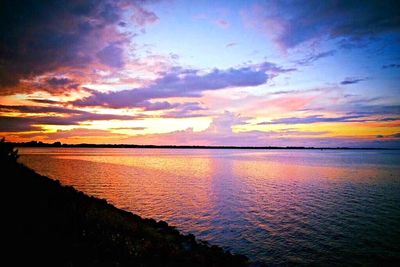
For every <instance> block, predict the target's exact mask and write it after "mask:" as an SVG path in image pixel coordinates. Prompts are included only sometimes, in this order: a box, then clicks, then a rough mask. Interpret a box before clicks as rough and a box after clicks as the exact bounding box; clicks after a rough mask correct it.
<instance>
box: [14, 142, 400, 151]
mask: <svg viewBox="0 0 400 267" xmlns="http://www.w3.org/2000/svg"><path fill="white" fill-rule="evenodd" d="M12 145H14V146H16V147H89V148H166V149H316V150H321V149H359V150H365V149H368V150H396V149H395V148H376V147H375V148H373V147H372V148H368V147H363V148H350V147H304V146H195V145H194V146H188V145H135V144H86V143H82V144H62V143H61V142H54V143H43V142H41V141H39V142H38V141H30V142H20V143H12Z"/></svg>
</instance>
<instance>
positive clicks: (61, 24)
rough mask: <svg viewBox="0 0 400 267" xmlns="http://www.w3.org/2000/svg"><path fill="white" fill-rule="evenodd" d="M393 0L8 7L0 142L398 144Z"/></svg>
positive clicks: (399, 31) (399, 51)
mask: <svg viewBox="0 0 400 267" xmlns="http://www.w3.org/2000/svg"><path fill="white" fill-rule="evenodd" d="M399 3H400V2H399V1H368V0H365V1H340V0H336V1H330V0H327V1H313V0H311V1H305V0H299V1H284V0H282V1H234V0H231V1H228V0H227V1H222V0H221V1H206V0H199V1H183V0H165V1H162V0H160V1H156V0H140V1H133V0H96V1H94V0H47V1H46V0H43V1H18V0H12V1H10V0H3V1H1V2H0V31H1V34H0V136H4V137H5V138H6V139H7V140H8V141H16V142H26V141H31V140H37V141H42V142H46V143H52V142H56V141H60V142H62V143H71V144H74V143H96V144H100V143H107V144H121V143H124V144H156V145H157V144H159V145H236V146H315V147H337V146H347V147H385V148H400V13H399V12H398V10H400V4H399Z"/></svg>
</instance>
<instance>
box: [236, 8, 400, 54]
mask: <svg viewBox="0 0 400 267" xmlns="http://www.w3.org/2000/svg"><path fill="white" fill-rule="evenodd" d="M399 9H400V3H399V2H398V1H374V0H367V1H363V2H362V4H361V3H359V2H357V1H305V0H303V1H267V2H265V4H263V5H259V6H255V7H254V8H253V9H252V10H248V11H246V12H244V19H245V20H246V21H248V22H250V23H251V24H252V25H253V26H255V27H258V28H262V29H263V30H265V31H267V33H269V34H270V35H271V36H272V37H273V38H274V39H275V40H276V41H277V42H278V43H279V44H280V45H281V46H283V47H285V48H293V47H295V46H297V45H299V44H301V43H303V42H306V41H309V40H312V39H316V38H320V37H324V36H326V37H328V38H341V39H342V40H346V41H347V43H354V42H357V41H360V40H362V39H364V38H368V37H375V36H378V35H379V34H382V33H387V32H399V30H400V23H399V21H400V20H399V14H398V13H399V12H398V11H397V10H399Z"/></svg>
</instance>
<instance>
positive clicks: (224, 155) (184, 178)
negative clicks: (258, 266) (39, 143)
mask: <svg viewBox="0 0 400 267" xmlns="http://www.w3.org/2000/svg"><path fill="white" fill-rule="evenodd" d="M20 153H21V154H22V156H21V159H20V160H21V161H22V162H23V163H25V164H26V165H27V166H29V167H31V168H33V169H34V170H36V171H37V172H39V173H41V174H43V175H46V176H49V177H52V178H54V179H58V180H60V181H61V182H62V183H63V184H66V185H73V186H74V187H76V188H77V189H79V190H81V191H83V192H86V193H88V194H90V195H94V196H97V197H101V198H105V199H107V200H108V201H109V202H111V203H113V204H114V205H115V206H117V207H119V208H122V209H125V210H128V211H132V212H133V213H136V214H138V215H140V216H142V217H151V218H154V219H157V220H164V221H167V222H168V223H169V224H170V225H173V226H176V227H177V228H178V229H179V230H181V231H182V232H184V233H193V234H194V235H195V236H196V237H198V238H199V239H203V240H207V241H209V242H210V243H211V244H216V245H220V246H222V247H223V248H225V249H227V250H230V251H232V252H234V253H241V254H244V255H247V256H248V257H249V258H250V259H252V260H254V261H263V262H266V263H268V264H270V265H288V264H300V265H309V264H313V265H352V266H354V265H359V264H361V265H378V264H383V263H386V264H388V263H393V264H394V261H396V260H397V261H400V151H368V150H365V151H360V150H358V151H356V150H355V151H351V150H324V151H318V150H271V151H260V150H196V149H110V148H106V149H104V148H96V149H93V148H23V149H20Z"/></svg>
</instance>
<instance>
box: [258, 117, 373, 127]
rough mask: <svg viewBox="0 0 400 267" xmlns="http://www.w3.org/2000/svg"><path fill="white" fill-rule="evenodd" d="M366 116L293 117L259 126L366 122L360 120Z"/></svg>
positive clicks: (261, 123)
mask: <svg viewBox="0 0 400 267" xmlns="http://www.w3.org/2000/svg"><path fill="white" fill-rule="evenodd" d="M363 117H364V116H361V115H353V116H342V117H335V118H329V117H328V118H327V117H323V116H322V115H312V116H307V117H304V118H299V117H291V118H282V119H276V120H273V121H270V122H260V123H258V125H268V124H310V123H320V122H364V121H365V120H360V118H363Z"/></svg>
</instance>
